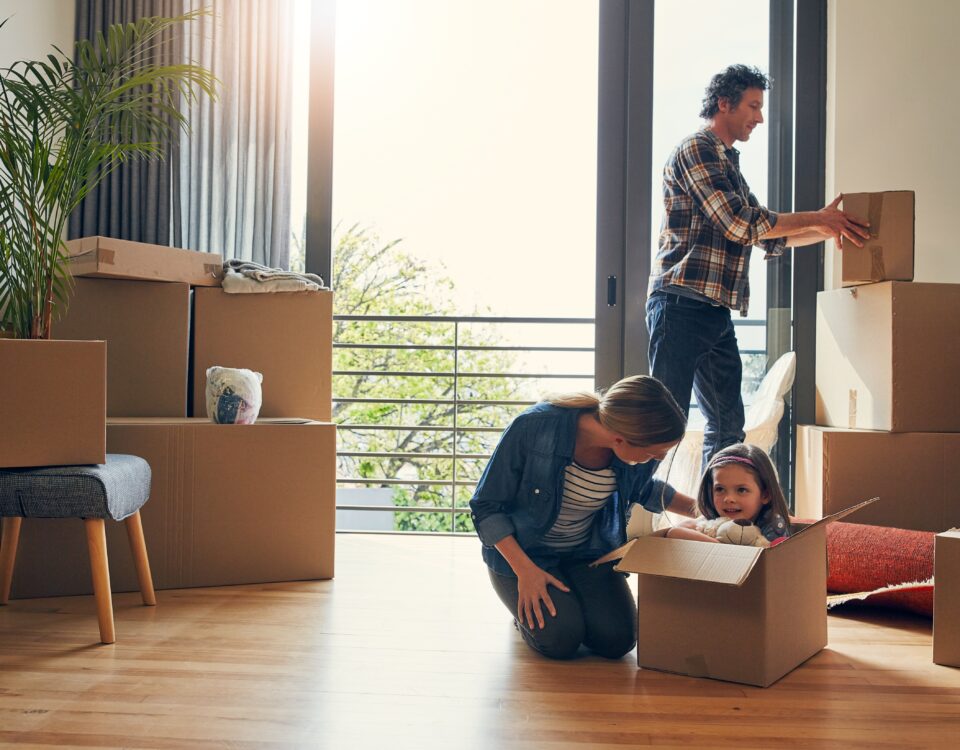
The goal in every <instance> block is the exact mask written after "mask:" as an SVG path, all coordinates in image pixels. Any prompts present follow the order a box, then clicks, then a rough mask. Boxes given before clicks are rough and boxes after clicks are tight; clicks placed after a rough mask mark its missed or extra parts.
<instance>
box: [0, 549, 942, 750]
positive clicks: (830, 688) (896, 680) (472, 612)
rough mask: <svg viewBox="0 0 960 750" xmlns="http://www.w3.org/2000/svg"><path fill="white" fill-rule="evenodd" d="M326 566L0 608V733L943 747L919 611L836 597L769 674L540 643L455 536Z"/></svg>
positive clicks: (28, 736) (281, 742)
mask: <svg viewBox="0 0 960 750" xmlns="http://www.w3.org/2000/svg"><path fill="white" fill-rule="evenodd" d="M337 545H338V548H337V578H336V580H334V581H319V582H294V583H279V584H269V585H252V586H232V587H223V588H212V589H186V590H180V591H159V592H157V599H158V606H157V607H143V606H141V604H140V597H139V594H136V593H131V594H117V595H115V596H114V608H115V617H116V630H117V642H116V643H115V644H113V645H109V646H106V645H101V644H99V643H98V642H97V641H98V634H97V617H96V605H95V603H94V601H93V597H71V598H62V599H35V600H23V601H16V600H15V601H13V602H12V603H11V604H10V605H9V606H7V607H2V608H0V745H3V746H17V747H37V748H50V747H78V748H79V747H83V748H119V747H129V748H180V747H192V748H207V747H210V748H213V747H216V748H224V747H229V748H241V749H242V748H299V747H319V748H341V747H342V748H366V747H371V748H445V749H449V748H511V750H522V749H524V748H536V749H538V750H539V749H540V748H549V749H551V750H566V749H568V748H570V749H573V748H576V749H578V750H584V749H585V748H590V750H602V749H603V748H620V749H622V748H626V747H677V746H687V747H696V748H706V747H716V748H733V747H736V748H744V747H776V748H792V747H845V748H846V747H849V748H937V747H944V748H946V747H954V746H955V745H956V739H955V738H956V737H957V736H960V670H955V669H950V668H946V667H940V666H937V665H934V664H933V663H932V661H931V635H930V623H929V621H927V620H924V619H922V618H918V617H914V616H910V615H904V614H896V613H892V614H891V613H883V612H877V611H869V610H849V611H848V612H847V613H844V614H839V615H837V614H835V615H832V616H831V617H830V618H829V626H830V646H829V648H828V649H826V650H824V651H823V652H821V653H820V654H818V655H817V656H815V657H814V658H813V659H811V660H810V661H809V662H807V663H806V664H804V665H803V666H802V667H801V668H799V669H797V670H795V671H794V672H792V673H791V674H790V675H788V676H787V677H785V678H784V679H782V680H780V681H779V682H778V683H777V684H775V685H774V686H772V687H770V688H767V689H759V688H751V687H747V686H743V685H736V684H732V683H723V682H717V681H713V680H696V679H691V678H686V677H681V676H677V675H670V674H663V673H658V672H653V671H648V670H638V669H637V668H636V662H635V657H634V655H633V654H631V655H630V656H628V657H625V658H624V659H622V660H620V661H616V662H610V661H606V660H603V659H598V658H595V657H590V656H587V657H584V658H582V659H578V660H576V661H574V662H569V663H558V662H551V661H547V660H545V659H542V658H540V657H538V656H537V655H535V654H533V653H532V652H531V651H529V649H527V648H526V646H524V645H523V643H522V642H521V641H520V639H519V636H518V635H517V633H516V631H515V630H514V628H513V626H512V623H511V619H510V617H509V615H508V613H507V612H506V611H505V610H504V609H503V608H502V605H500V603H499V601H498V600H497V599H496V597H495V595H494V594H493V592H492V590H491V589H490V587H489V583H488V581H487V578H486V574H485V571H484V568H483V566H482V563H481V561H480V559H479V549H478V544H477V542H476V541H474V540H472V539H450V538H443V539H429V538H423V537H404V538H397V537H387V536H377V537H365V536H358V535H340V536H338V538H337Z"/></svg>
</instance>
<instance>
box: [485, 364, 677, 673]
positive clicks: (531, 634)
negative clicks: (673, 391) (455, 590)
mask: <svg viewBox="0 0 960 750" xmlns="http://www.w3.org/2000/svg"><path fill="white" fill-rule="evenodd" d="M685 428H686V418H685V417H684V414H683V411H681V409H680V407H679V406H677V403H676V401H674V399H673V397H672V396H671V395H670V393H669V391H667V389H666V388H665V387H664V386H663V385H662V384H661V383H660V382H659V381H657V380H655V379H654V378H651V377H648V376H645V375H638V376H634V377H629V378H624V379H623V380H621V381H619V382H618V383H616V384H614V385H613V386H612V387H611V388H610V389H609V390H608V391H607V392H606V393H604V394H603V395H602V396H597V395H596V394H592V393H577V394H570V395H563V396H554V397H550V398H548V399H547V400H545V401H543V402H541V403H539V404H537V405H536V406H532V407H530V408H529V409H527V410H526V411H525V412H523V413H522V414H520V416H518V417H517V418H516V419H515V420H514V421H513V422H512V423H511V424H510V426H509V427H508V428H507V429H506V431H505V432H504V433H503V435H502V437H501V438H500V442H499V443H498V444H497V447H496V449H495V450H494V452H493V455H492V456H491V458H490V462H489V463H488V464H487V467H486V468H485V469H484V472H483V476H481V478H480V482H479V484H478V485H477V489H476V491H475V492H474V495H473V498H472V499H471V500H470V508H471V510H472V515H473V522H474V525H475V526H476V529H477V534H478V535H479V536H480V540H481V541H482V542H483V545H484V546H483V558H484V561H485V562H486V563H487V566H488V567H489V569H490V570H489V573H490V580H491V582H492V583H493V588H494V590H495V591H496V592H497V595H498V596H499V597H500V600H501V601H502V602H503V603H504V604H505V605H506V606H507V608H508V609H509V610H510V611H511V612H512V613H514V614H515V617H516V624H517V628H518V629H519V630H520V633H521V635H522V636H523V639H524V640H525V641H526V642H527V644H529V645H530V646H531V647H532V648H533V649H535V650H536V651H538V652H539V653H541V654H543V655H545V656H549V657H552V658H555V659H567V658H570V657H572V656H574V655H575V654H576V652H577V649H578V648H579V647H580V645H581V644H583V645H585V646H587V647H588V648H589V649H591V650H592V651H594V652H595V653H597V654H600V655H601V656H606V657H609V658H611V659H618V658H620V657H621V656H623V655H624V654H626V653H627V652H628V651H630V649H632V648H633V647H634V645H635V644H636V618H637V612H636V605H635V604H634V600H633V594H632V592H631V591H630V587H629V586H628V585H627V580H626V577H625V576H624V575H623V574H621V573H618V572H616V571H615V570H613V564H612V563H609V564H606V565H600V566H597V567H591V566H590V563H591V561H593V560H595V559H597V558H598V557H600V556H601V555H603V554H604V553H606V552H609V551H610V550H611V549H614V548H615V547H618V546H619V545H621V544H623V543H624V542H625V541H626V527H627V508H628V506H629V504H630V503H640V504H642V505H643V506H644V507H646V508H647V509H648V510H651V511H661V510H663V509H664V508H666V509H668V510H671V511H673V512H675V513H681V514H683V515H688V516H691V515H693V512H694V509H695V507H696V503H695V501H694V500H693V498H691V497H688V496H686V495H681V494H679V493H676V492H675V491H674V490H673V488H671V487H670V486H669V485H666V484H664V483H663V482H660V481H659V480H655V479H653V478H652V477H653V472H654V468H655V466H656V462H657V461H662V460H663V458H664V456H666V454H667V452H668V451H669V450H670V449H671V448H673V447H674V446H675V445H676V444H677V443H679V442H680V439H681V438H682V437H683V433H684V430H685Z"/></svg>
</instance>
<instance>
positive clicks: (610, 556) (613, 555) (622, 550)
mask: <svg viewBox="0 0 960 750" xmlns="http://www.w3.org/2000/svg"><path fill="white" fill-rule="evenodd" d="M635 541H637V540H636V539H631V540H630V541H629V542H627V543H626V544H621V545H620V546H619V547H617V548H616V549H614V550H610V551H609V552H608V553H607V554H605V555H604V556H603V557H598V558H597V559H596V560H594V561H593V562H592V563H590V567H591V568H595V567H597V566H598V565H603V564H604V563H608V562H610V561H611V560H619V559H621V558H622V557H623V556H624V555H625V554H627V550H628V549H630V548H631V547H632V546H633V543H634V542H635Z"/></svg>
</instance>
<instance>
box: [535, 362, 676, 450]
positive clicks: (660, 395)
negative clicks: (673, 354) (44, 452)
mask: <svg viewBox="0 0 960 750" xmlns="http://www.w3.org/2000/svg"><path fill="white" fill-rule="evenodd" d="M544 400H545V401H548V402H549V403H551V404H553V405H554V406H560V407H563V408H564V409H584V410H589V411H595V412H596V413H597V419H598V420H599V421H600V424H602V425H603V426H604V427H606V428H607V429H608V430H612V431H613V432H615V433H617V434H618V435H621V436H622V437H623V438H624V439H625V440H626V441H627V442H628V443H630V444H631V445H637V446H647V445H660V444H663V443H675V442H676V441H678V440H680V438H682V437H683V433H684V432H685V431H686V429H687V418H686V416H685V415H684V413H683V411H682V410H681V409H680V407H679V406H677V402H676V401H675V400H674V398H673V396H672V395H670V391H668V390H667V389H666V387H665V386H664V385H663V383H661V382H660V381H659V380H657V379H656V378H652V377H650V376H649V375H633V376H631V377H629V378H624V379H623V380H620V381H617V382H616V383H614V384H613V385H612V386H610V387H609V388H608V389H607V390H606V391H604V392H603V393H601V394H597V393H590V392H588V391H581V392H579V393H566V394H553V395H549V396H547V397H546V398H545V399H544Z"/></svg>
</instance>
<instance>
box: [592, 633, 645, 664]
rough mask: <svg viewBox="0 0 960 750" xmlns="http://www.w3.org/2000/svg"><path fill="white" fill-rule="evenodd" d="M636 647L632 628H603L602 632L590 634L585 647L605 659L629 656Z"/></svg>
mask: <svg viewBox="0 0 960 750" xmlns="http://www.w3.org/2000/svg"><path fill="white" fill-rule="evenodd" d="M636 645H637V636H636V633H635V631H634V629H633V628H623V627H621V628H605V629H604V631H603V632H601V633H597V634H591V636H590V637H589V638H588V639H587V641H586V646H587V648H589V649H590V650H591V651H593V653H595V654H597V656H603V657H605V658H607V659H620V658H622V657H624V656H626V655H627V654H629V653H630V652H631V651H632V650H633V647H634V646H636Z"/></svg>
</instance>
